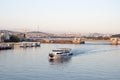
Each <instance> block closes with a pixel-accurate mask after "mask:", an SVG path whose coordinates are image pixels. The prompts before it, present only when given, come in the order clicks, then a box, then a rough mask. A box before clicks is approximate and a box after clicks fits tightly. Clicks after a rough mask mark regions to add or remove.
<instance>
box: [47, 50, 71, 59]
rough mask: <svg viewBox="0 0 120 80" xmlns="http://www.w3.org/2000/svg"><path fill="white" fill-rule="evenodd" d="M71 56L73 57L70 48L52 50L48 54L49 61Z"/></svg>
mask: <svg viewBox="0 0 120 80" xmlns="http://www.w3.org/2000/svg"><path fill="white" fill-rule="evenodd" d="M71 55H73V53H72V50H71V49H70V48H59V49H54V50H52V52H51V53H49V59H60V58H63V57H69V56H71Z"/></svg>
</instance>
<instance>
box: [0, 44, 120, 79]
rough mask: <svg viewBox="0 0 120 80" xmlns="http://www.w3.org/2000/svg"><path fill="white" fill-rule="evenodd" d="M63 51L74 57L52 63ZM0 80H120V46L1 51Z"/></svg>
mask: <svg viewBox="0 0 120 80" xmlns="http://www.w3.org/2000/svg"><path fill="white" fill-rule="evenodd" d="M97 44H100V45H97ZM105 44H107V43H105ZM61 47H68V48H71V49H72V50H73V55H72V56H69V57H68V56H67V57H62V58H60V59H54V60H49V59H48V55H49V53H50V51H51V50H53V49H55V48H61ZM0 80H120V45H118V46H116V45H104V43H89V44H87V43H86V44H41V47H39V48H25V49H23V48H20V49H18V48H17V49H13V50H7V51H6V50H5V51H0Z"/></svg>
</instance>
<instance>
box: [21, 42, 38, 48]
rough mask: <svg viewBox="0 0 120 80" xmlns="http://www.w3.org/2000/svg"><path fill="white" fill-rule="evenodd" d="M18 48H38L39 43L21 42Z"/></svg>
mask: <svg viewBox="0 0 120 80" xmlns="http://www.w3.org/2000/svg"><path fill="white" fill-rule="evenodd" d="M20 47H22V48H27V47H40V42H22V43H21V45H20Z"/></svg>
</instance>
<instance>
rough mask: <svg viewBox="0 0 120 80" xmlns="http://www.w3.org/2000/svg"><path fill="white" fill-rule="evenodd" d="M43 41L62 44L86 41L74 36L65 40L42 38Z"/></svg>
mask: <svg viewBox="0 0 120 80" xmlns="http://www.w3.org/2000/svg"><path fill="white" fill-rule="evenodd" d="M40 42H41V43H60V44H84V43H85V41H84V40H82V39H80V38H74V39H73V40H69V39H66V40H63V39H56V40H49V39H43V40H40Z"/></svg>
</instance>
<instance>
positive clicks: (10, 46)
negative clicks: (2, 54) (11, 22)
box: [0, 43, 14, 50]
mask: <svg viewBox="0 0 120 80" xmlns="http://www.w3.org/2000/svg"><path fill="white" fill-rule="evenodd" d="M13 48H14V45H13V44H8V43H0V50H8V49H13Z"/></svg>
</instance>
